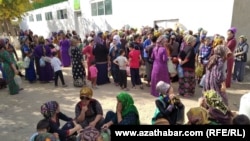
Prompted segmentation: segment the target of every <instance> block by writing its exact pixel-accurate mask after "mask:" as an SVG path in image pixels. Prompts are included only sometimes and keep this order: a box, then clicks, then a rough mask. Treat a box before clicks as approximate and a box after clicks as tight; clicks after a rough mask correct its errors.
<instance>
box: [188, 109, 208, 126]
mask: <svg viewBox="0 0 250 141" xmlns="http://www.w3.org/2000/svg"><path fill="white" fill-rule="evenodd" d="M187 117H188V121H189V124H195V125H205V124H209V123H210V121H209V120H208V117H209V116H208V111H207V110H206V109H204V108H203V107H194V108H191V109H190V110H189V111H188V112H187Z"/></svg>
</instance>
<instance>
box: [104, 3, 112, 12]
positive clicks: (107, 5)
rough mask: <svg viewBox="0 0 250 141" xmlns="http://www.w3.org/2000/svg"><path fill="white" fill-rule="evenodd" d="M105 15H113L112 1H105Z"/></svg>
mask: <svg viewBox="0 0 250 141" xmlns="http://www.w3.org/2000/svg"><path fill="white" fill-rule="evenodd" d="M105 15H112V0H105Z"/></svg>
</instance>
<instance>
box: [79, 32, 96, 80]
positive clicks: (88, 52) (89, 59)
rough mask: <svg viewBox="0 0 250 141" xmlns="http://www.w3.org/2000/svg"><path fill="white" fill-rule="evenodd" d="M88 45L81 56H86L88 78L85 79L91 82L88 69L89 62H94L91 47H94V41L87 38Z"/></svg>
mask: <svg viewBox="0 0 250 141" xmlns="http://www.w3.org/2000/svg"><path fill="white" fill-rule="evenodd" d="M87 41H88V45H87V46H86V47H84V48H83V49H82V54H83V55H85V56H86V58H87V60H86V61H87V68H88V71H87V72H88V76H87V79H88V80H89V81H91V75H90V70H89V67H90V66H91V62H93V61H94V60H95V56H94V55H93V47H94V39H93V38H92V37H91V36H89V37H88V39H87Z"/></svg>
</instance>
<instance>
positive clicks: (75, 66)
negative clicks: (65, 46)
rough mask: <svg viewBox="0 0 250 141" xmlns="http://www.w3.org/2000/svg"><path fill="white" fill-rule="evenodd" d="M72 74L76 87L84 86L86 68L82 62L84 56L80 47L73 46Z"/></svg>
mask: <svg viewBox="0 0 250 141" xmlns="http://www.w3.org/2000/svg"><path fill="white" fill-rule="evenodd" d="M71 60H72V74H73V79H74V86H75V87H82V86H83V84H84V83H85V81H84V78H85V68H84V66H83V64H82V61H83V56H82V53H81V51H80V49H79V48H78V47H71Z"/></svg>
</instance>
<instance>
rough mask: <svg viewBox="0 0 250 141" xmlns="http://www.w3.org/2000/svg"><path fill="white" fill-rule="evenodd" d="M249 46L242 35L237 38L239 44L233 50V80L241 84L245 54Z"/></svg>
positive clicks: (245, 59)
mask: <svg viewBox="0 0 250 141" xmlns="http://www.w3.org/2000/svg"><path fill="white" fill-rule="evenodd" d="M248 48H249V45H248V43H247V38H246V36H244V35H241V36H240V37H239V44H238V47H237V48H236V50H235V53H234V56H235V61H234V63H235V64H234V74H233V80H234V81H239V82H242V81H243V80H244V75H245V68H246V62H247V52H248Z"/></svg>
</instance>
